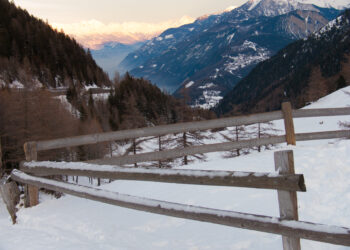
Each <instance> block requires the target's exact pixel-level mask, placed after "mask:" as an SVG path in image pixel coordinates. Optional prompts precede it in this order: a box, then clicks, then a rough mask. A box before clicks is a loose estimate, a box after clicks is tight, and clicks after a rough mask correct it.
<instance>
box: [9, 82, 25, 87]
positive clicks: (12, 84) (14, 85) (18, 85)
mask: <svg viewBox="0 0 350 250" xmlns="http://www.w3.org/2000/svg"><path fill="white" fill-rule="evenodd" d="M9 88H13V89H23V88H24V85H23V84H22V83H21V82H19V81H17V80H15V81H13V82H12V83H10V84H9Z"/></svg>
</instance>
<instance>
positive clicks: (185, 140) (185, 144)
mask: <svg viewBox="0 0 350 250" xmlns="http://www.w3.org/2000/svg"><path fill="white" fill-rule="evenodd" d="M182 139H183V146H184V148H187V147H188V145H187V134H186V132H184V133H183V136H182ZM187 159H188V158H187V155H185V156H184V164H185V165H187V164H188V160H187Z"/></svg>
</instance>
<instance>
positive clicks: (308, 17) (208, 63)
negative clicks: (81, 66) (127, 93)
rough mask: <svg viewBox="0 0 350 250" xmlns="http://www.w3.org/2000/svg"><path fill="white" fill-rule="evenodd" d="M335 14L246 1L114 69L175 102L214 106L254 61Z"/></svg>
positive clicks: (169, 34)
mask: <svg viewBox="0 0 350 250" xmlns="http://www.w3.org/2000/svg"><path fill="white" fill-rule="evenodd" d="M338 14H339V10H337V9H334V8H321V7H318V6H315V5H311V4H305V3H300V2H297V1H294V0H250V1H248V2H247V3H246V4H244V5H242V6H241V7H239V8H236V9H234V10H232V11H230V12H225V13H222V14H218V15H210V16H205V17H202V18H199V19H197V20H196V21H195V22H194V23H191V24H187V25H184V26H181V27H179V28H175V29H168V30H166V31H164V32H163V33H162V34H161V35H160V36H158V37H156V38H153V39H152V40H150V41H148V42H147V43H146V44H144V45H143V46H141V48H139V49H138V50H136V51H134V52H132V53H130V54H129V55H128V56H127V57H126V58H125V59H124V60H123V61H122V62H121V64H120V66H122V67H123V68H124V69H127V70H129V71H130V73H131V74H132V75H134V76H137V77H144V78H146V79H149V80H151V81H152V82H153V83H155V84H156V85H157V86H159V87H160V88H162V89H164V90H166V91H167V92H170V93H173V94H174V95H175V96H176V97H184V96H185V97H186V99H187V102H188V103H190V104H192V105H195V106H200V107H204V108H210V107H213V106H215V105H216V104H217V103H218V101H219V100H220V99H221V98H222V97H223V96H224V95H225V94H226V93H228V92H229V91H230V90H231V89H232V88H233V87H234V86H235V85H236V84H237V83H238V82H239V81H240V80H241V79H242V78H244V77H245V76H246V75H247V74H248V73H249V72H250V70H251V69H252V68H253V67H254V66H255V65H257V64H258V63H259V62H261V61H263V60H265V59H268V58H270V57H271V56H273V55H274V54H275V53H276V52H277V51H278V50H280V49H281V48H283V47H285V46H286V45H288V44H289V43H291V42H292V41H295V40H297V39H301V38H305V37H307V36H309V35H310V34H312V33H313V32H315V31H317V30H319V29H320V28H321V27H323V26H324V25H326V24H327V23H328V22H329V21H330V20H332V19H334V18H335V17H336V16H337V15H338Z"/></svg>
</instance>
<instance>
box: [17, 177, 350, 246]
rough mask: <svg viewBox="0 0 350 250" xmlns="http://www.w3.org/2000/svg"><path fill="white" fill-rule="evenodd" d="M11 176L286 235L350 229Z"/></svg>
mask: <svg viewBox="0 0 350 250" xmlns="http://www.w3.org/2000/svg"><path fill="white" fill-rule="evenodd" d="M11 179H12V180H14V181H17V182H21V183H26V184H29V185H33V186H36V187H38V188H45V189H48V190H53V191H57V192H62V193H66V194H70V195H74V196H78V197H82V198H87V199H90V200H95V201H100V202H104V203H108V204H111V205H116V206H120V207H126V208H130V209H135V210H140V211H145V212H151V213H156V214H162V215H167V216H173V217H178V218H184V219H191V220H197V221H202V222H210V223H215V224H220V225H226V226H231V227H238V228H243V229H251V230H255V231H261V232H267V233H273V234H279V235H283V236H285V237H289V238H303V239H308V240H315V241H320V242H326V243H331V244H339V245H345V246H350V229H349V228H344V227H337V226H326V225H322V224H315V223H309V222H302V221H292V220H283V219H280V218H277V217H269V216H261V215H254V214H246V213H239V212H233V211H225V210H218V209H209V208H204V207H197V206H190V205H183V204H178V203H171V202H165V201H159V200H154V199H146V198H142V197H137V196H130V195H125V194H120V193H116V192H111V191H106V190H101V189H96V188H91V187H85V186H80V185H76V184H69V183H64V182H59V181H54V180H48V179H44V178H40V177H34V176H30V175H27V174H25V173H23V172H21V171H19V170H14V171H13V172H12V174H11ZM288 249H292V248H288ZM293 249H294V248H293Z"/></svg>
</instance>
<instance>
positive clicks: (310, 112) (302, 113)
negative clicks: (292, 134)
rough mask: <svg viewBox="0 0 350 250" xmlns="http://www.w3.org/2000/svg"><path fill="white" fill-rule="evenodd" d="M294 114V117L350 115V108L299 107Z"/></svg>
mask: <svg viewBox="0 0 350 250" xmlns="http://www.w3.org/2000/svg"><path fill="white" fill-rule="evenodd" d="M292 114H293V118H305V117H318V116H339V115H350V108H327V109H297V110H293V111H292Z"/></svg>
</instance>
